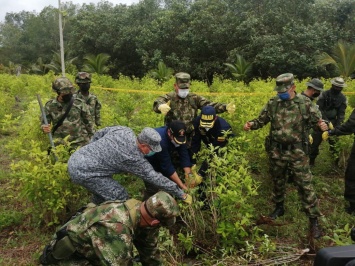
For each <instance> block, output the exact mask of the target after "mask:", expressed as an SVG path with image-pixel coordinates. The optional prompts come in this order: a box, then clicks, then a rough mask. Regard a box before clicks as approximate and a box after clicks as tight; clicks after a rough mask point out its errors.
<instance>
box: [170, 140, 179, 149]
mask: <svg viewBox="0 0 355 266" xmlns="http://www.w3.org/2000/svg"><path fill="white" fill-rule="evenodd" d="M171 143H172V144H174V146H175V147H176V148H177V147H179V146H180V144H177V143H176V142H175V140H173V139H172V140H171Z"/></svg>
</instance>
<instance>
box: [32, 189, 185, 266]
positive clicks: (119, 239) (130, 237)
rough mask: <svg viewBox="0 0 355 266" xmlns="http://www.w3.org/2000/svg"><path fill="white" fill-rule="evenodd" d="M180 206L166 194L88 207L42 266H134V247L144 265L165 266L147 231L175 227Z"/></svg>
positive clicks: (61, 233) (51, 247) (44, 257)
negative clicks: (161, 227) (150, 243)
mask: <svg viewBox="0 0 355 266" xmlns="http://www.w3.org/2000/svg"><path fill="white" fill-rule="evenodd" d="M179 212H180V211H179V206H178V204H177V203H176V201H175V200H174V199H173V198H172V197H171V196H170V195H169V194H168V193H166V192H162V191H160V192H158V193H156V194H155V195H153V196H152V197H150V198H148V199H147V200H146V201H143V202H141V201H138V200H136V199H130V200H127V201H109V202H105V203H102V204H101V205H94V204H89V205H88V206H87V208H86V209H85V210H84V211H83V212H82V213H80V214H78V215H77V216H74V217H73V218H72V219H71V220H70V221H68V222H67V223H66V224H65V225H63V226H62V227H61V228H60V229H59V230H58V231H57V232H56V234H55V235H54V236H53V238H52V241H51V243H50V244H49V245H47V246H46V247H45V249H44V251H43V254H42V255H41V256H40V259H39V260H40V263H41V265H121V266H124V265H127V266H128V265H133V245H134V246H135V247H136V249H137V251H138V252H139V255H140V262H141V263H142V265H145V266H150V265H162V264H161V262H160V260H159V258H157V257H156V256H155V254H156V253H157V251H158V246H154V247H151V246H149V245H148V244H147V243H149V238H147V237H148V235H146V234H145V232H146V230H147V229H151V228H159V227H160V226H164V227H169V226H172V225H174V223H175V221H176V217H177V216H178V215H179Z"/></svg>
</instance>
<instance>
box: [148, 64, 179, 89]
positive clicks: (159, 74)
mask: <svg viewBox="0 0 355 266" xmlns="http://www.w3.org/2000/svg"><path fill="white" fill-rule="evenodd" d="M173 72H174V70H173V69H172V68H170V67H167V66H166V65H165V64H164V62H162V61H160V62H159V63H158V69H153V70H151V71H150V72H149V75H150V76H151V77H152V78H153V79H156V80H158V83H159V85H162V84H163V83H164V82H165V81H168V80H169V79H170V78H171V75H172V74H173Z"/></svg>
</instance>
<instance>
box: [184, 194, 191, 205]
mask: <svg viewBox="0 0 355 266" xmlns="http://www.w3.org/2000/svg"><path fill="white" fill-rule="evenodd" d="M183 197H184V198H183V200H182V201H183V202H185V203H187V204H189V205H191V204H192V197H191V195H189V194H184V195H183Z"/></svg>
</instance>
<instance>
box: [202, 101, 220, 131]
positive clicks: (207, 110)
mask: <svg viewBox="0 0 355 266" xmlns="http://www.w3.org/2000/svg"><path fill="white" fill-rule="evenodd" d="M216 116H217V115H216V110H215V109H214V107H213V106H210V105H207V106H204V107H202V110H201V120H200V126H201V127H208V128H211V127H213V125H214V121H215V120H216Z"/></svg>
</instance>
